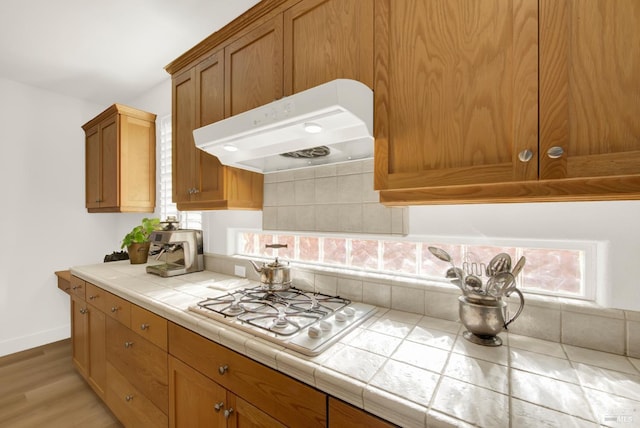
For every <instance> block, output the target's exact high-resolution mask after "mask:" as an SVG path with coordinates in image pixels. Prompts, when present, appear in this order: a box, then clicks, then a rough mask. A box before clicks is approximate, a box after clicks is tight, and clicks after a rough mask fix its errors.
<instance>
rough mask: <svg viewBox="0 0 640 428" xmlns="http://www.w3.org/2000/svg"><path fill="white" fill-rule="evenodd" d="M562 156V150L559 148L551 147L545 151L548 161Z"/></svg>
mask: <svg viewBox="0 0 640 428" xmlns="http://www.w3.org/2000/svg"><path fill="white" fill-rule="evenodd" d="M563 154H564V150H563V149H562V147H560V146H553V147H551V148H550V149H549V150H547V156H549V158H550V159H558V158H560V157H562V155H563Z"/></svg>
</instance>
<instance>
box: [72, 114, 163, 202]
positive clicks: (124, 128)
mask: <svg viewBox="0 0 640 428" xmlns="http://www.w3.org/2000/svg"><path fill="white" fill-rule="evenodd" d="M155 119H156V115H155V114H151V113H147V112H144V111H141V110H137V109H133V108H131V107H126V106H123V105H121V104H114V105H112V106H111V107H109V108H108V109H106V110H105V111H104V112H102V113H100V114H99V115H98V116H96V117H95V118H94V119H92V120H90V121H89V122H87V123H86V124H84V125H83V126H82V128H83V129H84V131H85V161H86V164H85V166H86V183H85V184H86V186H85V190H86V207H87V209H88V211H89V212H153V210H154V209H155V198H156V185H155V183H156V129H155Z"/></svg>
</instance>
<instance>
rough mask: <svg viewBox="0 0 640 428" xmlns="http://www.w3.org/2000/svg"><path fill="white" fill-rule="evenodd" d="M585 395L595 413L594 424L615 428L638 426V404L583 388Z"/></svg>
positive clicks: (639, 414)
mask: <svg viewBox="0 0 640 428" xmlns="http://www.w3.org/2000/svg"><path fill="white" fill-rule="evenodd" d="M585 394H586V396H587V399H588V400H589V404H591V408H592V409H593V412H594V413H595V420H596V422H598V423H600V424H602V425H604V426H607V427H615V428H630V427H637V426H639V425H640V420H639V419H640V402H639V401H633V400H629V399H628V398H624V397H620V396H617V395H613V394H609V393H606V392H602V391H596V390H593V389H588V388H585Z"/></svg>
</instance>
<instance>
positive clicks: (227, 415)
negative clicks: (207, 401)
mask: <svg viewBox="0 0 640 428" xmlns="http://www.w3.org/2000/svg"><path fill="white" fill-rule="evenodd" d="M232 413H233V407H231V408H229V409H227V410H225V411H224V418H225V419H229V417H230V416H231V414H232Z"/></svg>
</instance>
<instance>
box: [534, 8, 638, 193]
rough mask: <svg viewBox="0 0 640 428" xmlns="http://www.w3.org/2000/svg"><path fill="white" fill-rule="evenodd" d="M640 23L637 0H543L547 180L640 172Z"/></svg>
mask: <svg viewBox="0 0 640 428" xmlns="http://www.w3.org/2000/svg"><path fill="white" fill-rule="evenodd" d="M639 28H640V2H638V1H637V0H616V1H607V0H542V1H541V2H540V177H541V178H542V179H557V178H582V177H587V178H588V177H603V176H621V175H626V174H629V175H636V176H637V175H638V174H640V119H639V118H640V101H639V100H640V78H639V76H640V61H638V58H640V36H639V35H640V32H639V30H638V29H639ZM560 150H561V151H562V154H561V153H560ZM554 151H555V155H554ZM594 183H595V182H594Z"/></svg>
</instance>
